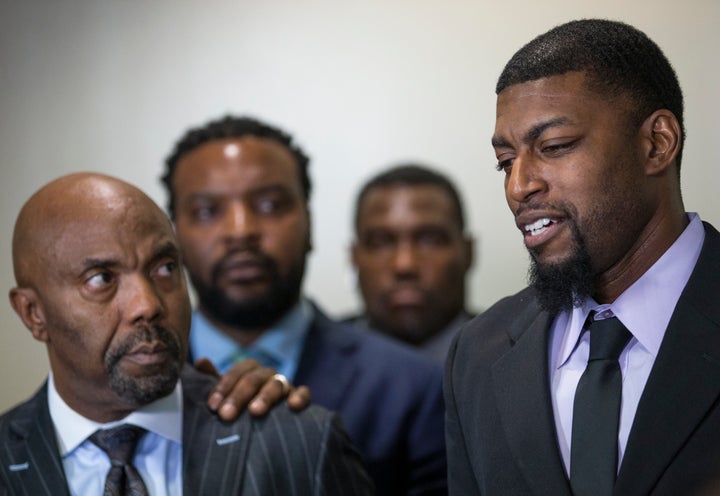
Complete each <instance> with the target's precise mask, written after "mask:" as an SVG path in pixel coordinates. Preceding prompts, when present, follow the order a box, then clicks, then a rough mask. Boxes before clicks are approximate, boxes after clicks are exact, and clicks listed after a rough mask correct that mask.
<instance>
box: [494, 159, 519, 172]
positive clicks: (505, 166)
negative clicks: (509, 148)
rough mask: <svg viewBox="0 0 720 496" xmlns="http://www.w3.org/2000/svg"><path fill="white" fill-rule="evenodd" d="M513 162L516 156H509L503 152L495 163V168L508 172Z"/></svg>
mask: <svg viewBox="0 0 720 496" xmlns="http://www.w3.org/2000/svg"><path fill="white" fill-rule="evenodd" d="M513 162H515V157H508V156H507V154H502V155H500V156H498V162H497V164H496V165H495V170H497V171H498V172H504V173H505V174H508V173H509V172H510V168H511V167H512V165H513Z"/></svg>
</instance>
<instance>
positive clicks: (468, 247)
mask: <svg viewBox="0 0 720 496" xmlns="http://www.w3.org/2000/svg"><path fill="white" fill-rule="evenodd" d="M463 246H464V251H465V254H464V258H465V260H464V268H465V272H467V271H468V270H470V267H472V266H473V263H475V238H473V237H472V236H465V237H464V238H463Z"/></svg>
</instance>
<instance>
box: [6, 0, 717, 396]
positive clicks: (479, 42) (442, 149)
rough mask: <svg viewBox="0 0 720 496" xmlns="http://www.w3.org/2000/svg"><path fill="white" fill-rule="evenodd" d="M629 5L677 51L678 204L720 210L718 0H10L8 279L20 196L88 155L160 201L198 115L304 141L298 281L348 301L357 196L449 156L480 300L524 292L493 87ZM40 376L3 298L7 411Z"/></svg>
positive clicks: (333, 307) (446, 162)
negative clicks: (530, 47) (521, 62)
mask: <svg viewBox="0 0 720 496" xmlns="http://www.w3.org/2000/svg"><path fill="white" fill-rule="evenodd" d="M597 16H600V17H609V18H613V19H620V20H624V21H627V22H630V23H631V24H634V25H636V26H638V27H639V28H641V29H643V30H645V31H646V32H647V33H648V34H649V35H650V36H651V37H652V38H653V39H655V40H656V41H657V42H658V43H659V44H660V46H661V47H662V48H663V49H664V50H665V51H666V53H667V54H668V56H669V57H670V59H671V61H673V63H674V65H675V68H676V70H677V72H678V74H679V77H680V80H681V83H682V85H683V87H684V90H685V94H686V104H687V117H686V124H687V129H688V139H687V148H686V150H687V151H686V154H685V160H684V181H683V187H684V192H685V201H686V207H687V208H688V210H697V211H700V212H701V213H702V215H703V217H704V218H705V219H707V220H710V221H711V222H714V223H715V224H716V225H720V195H718V190H719V188H718V186H720V184H719V183H720V181H718V178H719V177H720V173H719V172H718V171H717V167H718V164H719V163H720V160H719V159H720V147H718V146H717V143H715V139H717V137H716V134H717V132H718V131H717V127H718V126H717V122H716V119H714V117H715V116H716V115H718V114H719V113H720V97H718V94H717V92H718V88H720V73H719V69H718V58H717V47H718V46H720V31H719V30H718V29H717V24H718V21H720V2H716V0H688V1H685V2H675V1H669V0H636V1H633V2H627V1H625V0H619V1H615V0H609V1H605V2H597V1H595V0H592V1H585V0H563V1H545V2H535V1H533V2H531V1H516V0H504V1H497V2H481V1H469V0H468V1H442V2H441V1H439V0H435V1H427V0H390V1H387V0H382V1H380V0H377V1H375V0H366V1H362V2H338V1H321V0H299V1H298V0H269V1H265V2H250V1H208V2H198V1H190V0H185V1H180V0H154V1H152V2H146V1H141V0H123V1H113V0H110V1H104V2H101V1H90V0H87V1H83V0H63V1H55V0H47V1H39V0H29V1H25V2H20V1H15V0H0V116H1V117H0V174H1V176H0V177H1V180H0V233H3V236H2V238H0V289H1V290H2V291H3V292H5V293H6V292H7V290H8V289H9V288H10V287H12V285H13V278H12V267H11V254H10V244H11V243H10V239H11V232H12V225H13V222H14V219H15V216H16V214H17V212H18V210H19V208H20V206H21V205H22V203H23V201H24V200H25V199H26V198H27V197H28V196H29V195H30V194H31V193H32V192H33V191H34V190H36V189H37V188H38V187H39V186H40V185H41V184H43V183H45V182H47V181H49V180H50V179H53V178H55V177H57V176H59V175H61V174H64V173H67V172H71V171H78V170H97V171H103V172H106V173H110V174H113V175H117V176H119V177H121V178H124V179H126V180H129V181H131V182H134V183H136V184H138V185H139V186H140V187H141V188H143V189H144V190H145V191H147V192H148V193H149V194H150V195H151V196H152V197H154V198H155V199H156V200H158V201H159V202H164V200H165V199H164V194H163V192H162V190H161V189H160V185H159V182H158V179H157V178H158V176H159V175H160V172H161V163H162V160H163V159H164V157H165V156H166V155H167V153H168V151H169V149H170V147H171V144H172V143H173V141H174V140H175V139H176V138H177V137H178V136H179V135H180V134H181V133H182V132H183V131H184V130H185V128H186V127H187V126H189V125H191V124H197V123H201V122H204V121H205V120H207V119H208V118H211V117H216V116H219V115H221V114H223V113H226V112H233V113H250V114H253V115H256V116H259V117H261V118H264V119H267V120H269V121H271V122H274V123H276V124H279V125H281V126H282V127H285V128H286V129H288V130H290V131H292V132H293V133H295V134H296V136H297V138H298V139H299V141H300V143H301V144H302V145H303V146H304V147H305V148H306V149H307V151H308V152H309V154H310V155H311V157H312V159H313V161H312V176H313V179H314V185H315V193H314V199H313V201H312V207H313V222H314V238H315V239H314V241H315V251H314V253H313V255H312V257H311V260H310V266H309V272H308V276H307V278H306V289H307V292H308V293H309V294H310V295H311V296H313V297H314V298H315V299H316V300H318V301H319V302H321V303H322V304H323V305H324V306H325V307H326V308H327V309H328V310H329V311H331V312H333V313H342V312H346V311H349V310H352V309H354V308H356V306H357V297H356V295H355V293H354V288H353V286H352V282H351V280H352V278H351V274H350V271H349V269H348V256H347V246H348V243H349V241H350V222H349V221H350V215H351V207H352V199H354V194H355V190H356V188H357V187H358V185H359V183H360V182H361V181H362V180H363V179H365V178H367V177H368V176H369V175H370V174H372V173H373V172H374V171H376V170H377V169H379V168H380V167H382V166H384V165H387V164H389V163H391V162H394V161H398V160H404V159H418V160H423V161H427V162H429V163H432V164H436V165H438V166H440V167H442V168H443V169H444V170H445V171H446V172H447V173H448V174H450V175H451V176H452V177H453V178H454V179H456V180H457V181H458V182H459V184H460V188H461V191H462V193H463V194H464V196H465V198H466V203H467V207H468V210H469V225H470V229H471V230H472V231H474V232H475V233H476V234H477V235H478V236H479V242H478V254H477V260H478V263H477V266H476V269H475V271H474V272H473V274H472V279H471V284H470V286H471V301H472V305H473V306H475V307H486V306H488V305H490V304H491V303H492V302H493V301H494V300H496V299H497V298H499V297H500V296H503V295H505V294H509V293H512V292H515V291H517V290H519V289H520V288H521V287H522V286H523V284H524V276H525V271H526V267H527V259H526V255H525V252H524V249H523V247H522V243H521V240H520V237H519V234H518V233H517V232H516V230H515V228H514V225H513V222H512V220H511V216H510V214H509V212H508V210H507V208H506V206H505V203H504V199H503V194H502V181H503V179H502V176H501V174H500V173H498V172H496V171H495V170H494V167H493V166H494V162H495V160H494V156H493V153H492V149H491V147H490V146H489V138H490V135H491V133H492V128H493V125H494V112H495V110H494V105H495V95H494V93H493V87H494V83H495V79H496V77H497V75H498V74H499V72H500V70H501V69H502V66H503V65H504V63H505V62H506V61H507V59H508V58H509V57H510V55H512V53H513V52H514V51H515V50H517V49H518V48H519V47H520V46H521V45H522V44H524V43H525V42H527V41H529V40H530V39H531V38H532V37H533V36H535V35H537V34H539V33H541V32H543V31H545V30H547V29H548V28H550V27H551V26H553V25H555V24H558V23H560V22H563V21H567V20H570V19H573V18H579V17H597ZM46 372H47V362H46V359H45V351H44V348H43V346H42V345H40V344H38V343H36V342H35V341H33V340H32V338H31V337H30V334H29V333H28V332H26V331H25V329H24V328H23V327H22V325H21V324H20V321H19V320H18V319H17V318H16V316H15V315H14V313H13V312H12V310H11V308H10V306H9V304H7V303H2V304H0V410H4V409H5V408H7V407H9V406H10V405H12V404H14V403H16V402H17V401H19V400H21V399H22V398H24V397H26V396H27V395H29V394H30V393H31V392H32V391H33V390H34V389H35V387H36V386H37V384H39V383H40V381H41V380H42V378H43V377H44V376H45V374H46Z"/></svg>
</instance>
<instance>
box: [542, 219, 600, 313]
mask: <svg viewBox="0 0 720 496" xmlns="http://www.w3.org/2000/svg"><path fill="white" fill-rule="evenodd" d="M562 210H563V211H564V212H565V214H566V219H567V220H566V222H567V223H568V225H569V227H570V231H571V232H572V239H573V246H572V251H571V253H570V256H569V257H568V259H567V260H564V261H562V262H561V263H557V264H541V263H539V262H538V261H537V258H536V257H537V254H536V253H535V251H534V250H528V251H529V253H530V269H529V270H528V284H529V285H530V286H531V287H533V288H534V289H535V290H536V292H537V295H538V300H539V302H540V307H541V308H542V309H543V310H546V311H547V312H549V313H550V314H556V313H558V312H561V311H564V310H571V309H572V308H573V306H580V305H582V303H583V302H584V301H585V299H586V298H587V297H590V296H592V294H593V292H594V288H595V273H594V270H593V268H592V263H591V260H590V255H589V253H588V251H587V247H586V244H585V241H584V239H583V236H582V233H581V232H580V229H579V228H578V224H577V220H576V219H577V211H576V210H575V208H573V207H572V206H571V205H564V206H563V208H562Z"/></svg>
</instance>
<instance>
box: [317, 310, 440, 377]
mask: <svg viewBox="0 0 720 496" xmlns="http://www.w3.org/2000/svg"><path fill="white" fill-rule="evenodd" d="M311 328H312V330H311V335H312V334H313V332H312V331H315V336H314V338H315V339H318V340H321V341H324V342H326V343H328V344H331V345H334V346H338V347H343V348H348V349H353V350H354V351H355V352H356V353H358V354H359V355H360V356H361V357H362V359H363V361H369V362H370V363H375V362H383V361H385V360H387V359H390V358H391V359H395V360H400V361H401V362H403V363H405V362H407V363H409V364H412V365H415V366H417V367H419V368H420V369H421V370H422V369H427V370H432V369H434V368H436V367H435V366H434V364H433V363H432V362H431V361H430V360H428V359H427V358H426V357H424V356H423V355H422V354H421V353H419V352H418V351H417V350H416V349H415V348H412V347H411V346H409V345H406V344H404V343H401V342H400V341H398V340H395V339H391V338H389V337H387V336H384V335H382V334H380V333H378V332H376V331H373V330H371V329H367V328H366V327H364V326H357V325H352V324H348V323H345V322H339V321H336V320H333V319H330V318H329V317H328V316H327V315H325V314H324V313H323V312H322V311H320V310H318V309H316V313H315V318H314V320H313V325H312V326H311Z"/></svg>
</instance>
